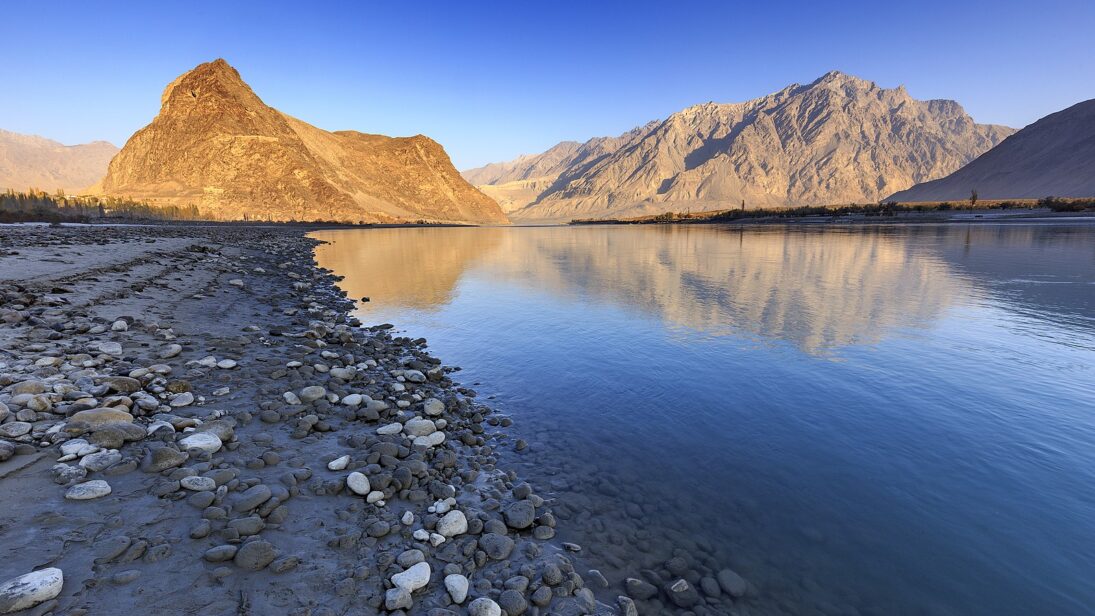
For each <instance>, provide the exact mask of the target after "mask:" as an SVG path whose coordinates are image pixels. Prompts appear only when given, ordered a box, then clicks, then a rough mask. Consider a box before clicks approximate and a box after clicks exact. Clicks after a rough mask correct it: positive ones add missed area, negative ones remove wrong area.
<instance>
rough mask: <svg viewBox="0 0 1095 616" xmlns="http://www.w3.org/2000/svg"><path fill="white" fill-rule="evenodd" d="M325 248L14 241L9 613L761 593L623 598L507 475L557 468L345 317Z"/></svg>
mask: <svg viewBox="0 0 1095 616" xmlns="http://www.w3.org/2000/svg"><path fill="white" fill-rule="evenodd" d="M317 244H318V242H317V241H316V240H313V239H310V238H308V237H306V236H305V234H304V232H303V231H302V230H300V229H293V228H279V227H243V226H159V227H157V226H148V227H145V226H118V227H106V226H101V227H100V226H93V227H76V226H67V227H46V226H7V227H0V245H3V246H4V247H5V250H4V251H3V253H2V254H0V289H2V291H0V489H2V490H3V494H4V497H3V502H4V505H3V507H2V508H0V541H3V542H4V545H5V554H6V559H5V563H4V566H3V568H2V572H3V575H2V576H0V577H3V580H0V613H26V614H47V613H54V614H71V615H77V614H108V613H125V612H127V611H131V610H137V611H141V612H148V613H165V614H166V613H178V614H182V613H201V614H299V615H305V614H308V615H328V614H329V615H334V614H379V613H390V614H430V615H435V616H441V615H445V614H473V615H476V616H490V615H494V616H497V615H500V614H507V615H508V616H518V615H520V614H534V615H535V614H616V613H619V614H639V613H644V614H655V613H663V612H665V613H694V614H724V613H731V608H732V606H733V605H734V600H735V599H736V598H741V597H743V596H744V595H746V594H747V593H748V592H749V591H750V588H749V584H748V583H747V582H746V581H745V580H743V579H742V578H741V577H740V576H738V575H737V574H736V573H734V572H733V571H731V570H729V569H725V570H719V571H705V572H697V571H694V570H688V567H687V564H686V563H683V562H682V563H677V562H671V563H668V565H671V566H670V567H669V568H670V569H672V571H669V570H666V571H661V572H658V571H645V572H644V573H645V574H646V575H645V576H644V575H643V574H640V573H639V572H636V576H635V577H634V578H628V579H626V580H624V579H621V580H613V583H612V588H610V583H609V581H608V580H606V579H605V576H603V575H602V574H601V573H600V572H599V571H597V570H596V569H589V568H587V563H585V561H584V559H583V553H582V546H581V545H577V544H574V543H566V542H563V541H560V540H559V539H558V538H557V537H556V528H557V525H559V524H563V523H565V522H564V521H562V520H559V519H557V517H556V514H555V513H554V512H553V511H554V509H555V508H557V507H559V506H560V503H557V502H556V501H555V499H554V498H552V497H551V495H550V494H541V493H540V492H539V491H538V486H536V485H530V484H529V483H528V482H527V481H525V480H523V479H522V477H521V476H519V475H518V474H517V473H516V472H515V471H514V470H513V469H512V468H506V465H505V464H504V463H502V462H501V460H500V456H499V455H498V454H499V452H500V450H499V448H501V447H504V448H506V449H507V452H508V453H512V454H514V455H520V453H521V451H523V450H525V449H526V448H528V447H530V446H532V447H536V446H539V445H540V444H538V443H526V442H524V441H523V440H520V439H511V438H508V437H507V434H506V432H507V429H508V428H509V427H510V426H511V424H512V420H511V419H510V418H509V417H506V416H501V415H499V414H498V413H496V412H494V411H493V410H492V409H491V408H489V407H488V406H485V405H484V404H482V403H480V402H479V401H478V400H477V399H476V392H475V391H473V390H471V389H468V388H465V387H463V386H461V385H460V383H458V382H456V381H454V377H455V376H456V374H458V373H457V372H456V370H457V369H456V368H453V367H449V366H445V365H443V364H442V363H441V361H440V360H439V359H438V358H435V357H432V356H431V355H430V354H429V353H428V352H427V350H426V341H425V340H423V339H413V338H410V337H403V336H398V335H393V333H392V332H393V329H392V326H391V325H388V324H363V323H360V322H358V321H357V319H355V318H354V317H353V316H351V312H352V310H353V307H354V302H353V301H352V300H351V299H349V298H347V297H346V296H345V294H344V293H343V292H342V291H341V290H339V288H338V287H337V282H338V279H337V277H336V276H334V275H333V274H332V273H331V272H329V271H325V270H323V269H321V268H319V267H317V266H316V265H315V262H314V260H313V249H314V248H315V246H316V245H317ZM377 275H378V276H382V275H383V272H377ZM701 573H702V574H703V575H701ZM615 588H622V589H626V591H625V592H620V593H618V594H617V592H616V591H615Z"/></svg>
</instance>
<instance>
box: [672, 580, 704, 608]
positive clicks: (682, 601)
mask: <svg viewBox="0 0 1095 616" xmlns="http://www.w3.org/2000/svg"><path fill="white" fill-rule="evenodd" d="M666 593H667V594H668V595H669V600H670V601H672V602H673V605H676V606H677V607H681V608H688V607H692V606H693V605H696V604H697V603H699V601H700V594H699V593H698V592H696V589H695V588H693V587H692V585H691V584H689V583H688V581H687V580H685V579H683V578H681V579H679V580H677V581H676V582H673V583H672V584H670V585H669V587H668V588H666Z"/></svg>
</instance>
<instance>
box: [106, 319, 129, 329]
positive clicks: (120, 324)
mask: <svg viewBox="0 0 1095 616" xmlns="http://www.w3.org/2000/svg"><path fill="white" fill-rule="evenodd" d="M110 330H111V331H115V332H124V331H128V330H129V323H126V322H125V321H123V320H121V319H118V320H117V321H115V322H113V323H111V324H110Z"/></svg>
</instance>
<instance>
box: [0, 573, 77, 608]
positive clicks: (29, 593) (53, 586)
mask: <svg viewBox="0 0 1095 616" xmlns="http://www.w3.org/2000/svg"><path fill="white" fill-rule="evenodd" d="M64 583H65V577H64V574H62V572H61V570H60V569H58V568H56V567H50V568H48V569H39V570H38V571H31V572H30V573H27V574H24V575H21V576H19V577H17V578H12V579H10V580H8V581H6V582H4V583H3V584H0V614H10V613H12V612H18V611H20V610H25V609H28V608H32V607H34V606H36V605H38V604H39V603H42V602H44V601H49V600H50V599H52V598H54V597H56V596H57V595H59V594H61V587H62V586H64Z"/></svg>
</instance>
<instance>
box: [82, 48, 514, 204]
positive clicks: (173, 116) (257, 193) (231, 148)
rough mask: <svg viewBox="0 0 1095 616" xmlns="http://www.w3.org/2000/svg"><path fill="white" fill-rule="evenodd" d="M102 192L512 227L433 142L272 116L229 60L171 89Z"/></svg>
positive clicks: (124, 152) (192, 74)
mask: <svg viewBox="0 0 1095 616" xmlns="http://www.w3.org/2000/svg"><path fill="white" fill-rule="evenodd" d="M93 191H94V192H99V193H102V194H105V195H112V196H120V197H121V196H124V197H130V198H133V199H137V200H141V201H148V202H151V203H157V204H169V205H181V206H185V205H196V206H198V208H199V209H200V210H201V213H202V215H203V216H205V217H210V218H216V219H225V220H239V219H252V220H282V221H284V220H337V221H346V222H359V221H363V222H396V221H415V220H429V221H441V222H467V223H504V222H506V216H505V215H504V214H503V213H502V211H501V210H500V209H499V208H498V205H497V204H496V203H495V202H494V201H493V200H491V199H490V198H489V197H487V196H486V195H484V194H483V193H481V192H479V191H478V190H476V189H475V188H474V187H472V186H471V185H470V184H468V183H467V182H466V181H465V180H464V179H463V178H462V177H461V176H460V174H459V173H458V172H457V171H456V169H455V168H454V167H453V166H452V163H451V162H450V160H449V157H448V155H447V154H446V153H445V150H444V148H442V147H441V146H440V145H439V144H438V143H437V142H435V141H433V140H432V139H430V138H428V137H425V136H422V135H416V136H414V137H405V138H392V137H386V136H383V135H369V134H365V133H359V132H356V131H336V132H328V131H325V130H321V129H319V128H316V127H315V126H312V125H310V124H307V123H305V122H303V121H301V120H298V119H296V118H293V117H291V116H288V115H285V114H283V113H281V112H280V111H278V110H276V109H274V108H272V107H269V106H267V105H266V104H265V103H263V102H262V100H261V99H259V97H258V96H256V95H255V93H254V92H253V91H252V90H251V88H250V87H249V86H248V85H247V84H246V83H244V81H243V79H242V78H241V77H240V74H239V73H238V72H237V71H236V69H234V68H232V67H231V66H229V65H228V63H227V62H225V61H224V60H216V61H213V62H207V63H205V64H201V65H199V66H197V67H196V68H194V69H193V70H191V71H189V72H187V73H185V74H183V75H182V76H180V77H178V78H177V79H175V80H174V81H173V82H171V83H170V84H169V85H168V86H167V88H166V89H165V90H164V92H163V96H162V97H161V107H160V113H159V115H157V116H156V118H155V119H153V120H152V123H151V124H149V125H148V126H146V127H144V128H142V129H141V130H139V131H137V132H136V133H135V134H134V135H133V136H132V137H130V139H129V141H127V142H126V144H125V146H124V147H122V150H121V151H120V152H118V155H117V156H115V157H114V159H113V160H112V161H111V162H110V166H109V168H108V169H107V173H106V177H104V178H103V180H102V182H101V183H100V184H99V185H98V186H96V187H95V188H94V189H93Z"/></svg>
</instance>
